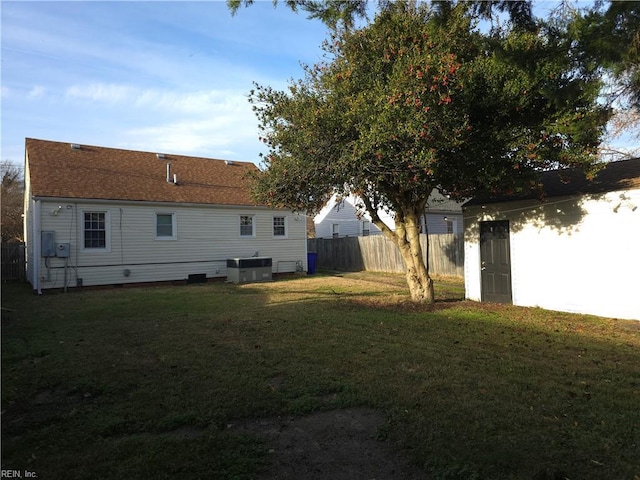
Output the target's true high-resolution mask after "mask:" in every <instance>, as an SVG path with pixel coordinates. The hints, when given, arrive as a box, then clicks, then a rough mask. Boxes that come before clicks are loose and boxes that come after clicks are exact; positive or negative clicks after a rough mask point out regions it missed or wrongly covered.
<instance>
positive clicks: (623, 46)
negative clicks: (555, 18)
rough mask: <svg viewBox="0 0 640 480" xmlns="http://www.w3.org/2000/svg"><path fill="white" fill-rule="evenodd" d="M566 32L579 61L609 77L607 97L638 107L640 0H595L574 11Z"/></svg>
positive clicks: (639, 94)
mask: <svg viewBox="0 0 640 480" xmlns="http://www.w3.org/2000/svg"><path fill="white" fill-rule="evenodd" d="M570 34H571V35H572V36H574V37H575V40H576V42H577V43H578V45H579V48H580V49H581V55H582V56H583V62H584V63H587V64H591V65H592V66H594V67H596V68H599V69H600V70H601V73H602V74H606V75H608V76H610V77H611V79H612V80H613V82H610V84H609V87H610V88H609V91H608V92H607V93H608V94H609V97H608V100H609V101H610V102H614V101H617V102H619V103H620V106H621V107H622V108H635V109H636V110H637V109H640V2H620V1H614V2H610V3H608V4H605V3H603V2H601V1H599V2H596V3H595V5H594V7H592V8H591V9H589V10H588V11H587V12H586V13H585V14H584V15H576V16H575V18H574V19H573V21H572V25H571V29H570Z"/></svg>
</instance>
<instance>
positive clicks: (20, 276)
mask: <svg viewBox="0 0 640 480" xmlns="http://www.w3.org/2000/svg"><path fill="white" fill-rule="evenodd" d="M24 260H25V259H24V243H3V244H2V271H1V275H2V281H3V282H5V281H9V280H19V281H21V282H24V280H25V279H26V276H27V275H26V272H25V261H24Z"/></svg>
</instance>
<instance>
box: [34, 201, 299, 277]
mask: <svg viewBox="0 0 640 480" xmlns="http://www.w3.org/2000/svg"><path fill="white" fill-rule="evenodd" d="M59 205H60V206H62V209H60V211H59V213H58V214H55V215H54V214H52V213H51V212H53V211H54V210H55V209H57V207H58V206H59ZM85 211H95V212H106V213H107V218H108V223H109V226H108V235H109V242H108V243H109V244H110V248H109V251H99V252H96V251H93V252H92V251H88V250H85V249H84V248H83V245H82V242H83V212H85ZM157 213H171V214H174V219H175V228H176V239H175V240H158V239H156V223H155V222H156V214H157ZM241 215H252V216H254V221H255V235H254V236H253V237H241V236H240V216H241ZM274 216H285V217H286V226H287V232H286V236H285V237H284V238H279V237H274V236H273V217H274ZM41 228H42V230H52V231H55V235H56V239H55V241H56V243H70V244H71V256H70V258H69V259H68V261H67V285H68V286H76V278H82V284H83V285H105V284H106V285H109V284H120V283H137V282H155V281H168V280H183V279H186V278H187V277H188V275H189V274H201V273H204V274H206V276H207V277H209V278H211V277H226V260H227V258H232V257H250V256H252V255H255V254H256V252H258V254H259V255H260V256H266V257H272V258H273V271H274V273H287V272H295V271H296V267H297V265H300V266H301V267H302V269H303V270H306V268H307V262H306V222H305V217H304V216H300V215H297V214H294V213H292V212H289V211H276V210H268V209H260V208H247V207H237V208H229V207H216V206H183V205H177V204H176V205H153V204H151V205H150V204H135V203H131V204H122V205H119V204H115V203H110V204H104V203H103V204H100V203H84V202H77V203H68V202H66V203H65V202H64V201H63V202H62V203H61V202H56V201H47V202H45V201H43V202H42V223H41ZM64 266H65V260H64V259H62V258H55V257H54V258H50V259H49V260H48V261H47V262H46V263H45V260H44V259H40V268H41V272H42V275H41V276H46V277H48V278H49V280H48V281H44V282H43V283H42V287H43V288H60V287H63V286H64ZM125 270H128V271H129V275H128V276H125V274H124V272H125Z"/></svg>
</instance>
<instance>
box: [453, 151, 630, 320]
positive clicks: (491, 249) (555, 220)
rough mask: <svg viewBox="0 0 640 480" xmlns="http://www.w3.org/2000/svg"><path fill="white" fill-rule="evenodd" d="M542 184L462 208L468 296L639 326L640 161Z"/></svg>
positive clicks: (550, 177) (558, 175)
mask: <svg viewBox="0 0 640 480" xmlns="http://www.w3.org/2000/svg"><path fill="white" fill-rule="evenodd" d="M542 184H543V187H544V192H545V194H546V196H545V197H544V199H543V200H542V201H541V200H539V199H537V198H536V195H535V194H534V193H533V192H531V194H529V195H521V196H518V197H507V198H499V199H484V200H482V199H472V200H470V201H469V202H467V203H466V204H465V205H464V224H465V288H466V297H467V298H468V299H471V300H482V301H490V302H504V303H513V304H514V305H521V306H537V307H542V308H546V309H550V310H559V311H566V312H575V313H585V314H593V315H600V316H606V317H614V318H625V319H639V320H640V301H639V300H638V285H637V284H638V281H637V278H636V277H637V276H638V272H640V159H633V160H624V161H619V162H613V163H609V164H607V165H606V167H605V168H604V169H603V170H601V171H600V172H599V173H598V175H597V176H596V177H595V179H593V180H592V181H589V180H587V179H586V178H585V176H584V174H582V173H579V172H577V171H575V170H561V171H553V172H546V173H544V175H543V179H542Z"/></svg>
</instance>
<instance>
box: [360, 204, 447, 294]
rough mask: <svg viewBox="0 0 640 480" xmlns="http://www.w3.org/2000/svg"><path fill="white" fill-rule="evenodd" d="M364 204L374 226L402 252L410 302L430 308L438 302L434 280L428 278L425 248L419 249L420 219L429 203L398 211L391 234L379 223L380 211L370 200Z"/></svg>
mask: <svg viewBox="0 0 640 480" xmlns="http://www.w3.org/2000/svg"><path fill="white" fill-rule="evenodd" d="M363 202H364V205H365V208H366V209H367V211H368V212H369V215H371V219H372V222H373V224H374V225H376V226H377V227H378V228H379V229H380V230H382V233H383V234H384V235H385V236H386V237H387V238H388V239H390V240H391V241H392V242H393V243H394V244H395V245H396V247H398V250H399V251H400V255H401V256H402V260H403V261H404V265H405V275H406V278H407V285H408V286H409V292H410V294H411V300H413V301H414V302H420V303H428V304H432V303H433V302H435V293H434V291H433V280H432V279H431V277H430V276H429V267H428V263H426V262H425V260H424V257H423V255H422V246H421V245H420V216H421V215H423V214H424V209H425V207H426V203H427V199H426V198H425V199H423V200H422V201H411V202H408V203H407V205H409V207H408V208H407V209H406V210H404V211H398V210H396V212H395V214H396V216H395V225H396V229H395V231H394V230H391V229H390V228H389V226H388V225H387V224H385V223H384V222H383V221H382V220H381V219H380V217H379V216H378V213H377V209H376V208H374V204H373V203H372V202H371V201H370V200H369V198H367V197H366V196H364V197H363ZM425 226H426V219H425ZM428 246H429V236H428V235H427V248H428ZM427 253H428V251H427Z"/></svg>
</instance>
